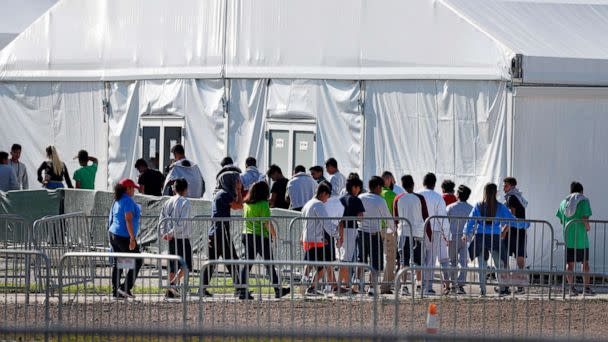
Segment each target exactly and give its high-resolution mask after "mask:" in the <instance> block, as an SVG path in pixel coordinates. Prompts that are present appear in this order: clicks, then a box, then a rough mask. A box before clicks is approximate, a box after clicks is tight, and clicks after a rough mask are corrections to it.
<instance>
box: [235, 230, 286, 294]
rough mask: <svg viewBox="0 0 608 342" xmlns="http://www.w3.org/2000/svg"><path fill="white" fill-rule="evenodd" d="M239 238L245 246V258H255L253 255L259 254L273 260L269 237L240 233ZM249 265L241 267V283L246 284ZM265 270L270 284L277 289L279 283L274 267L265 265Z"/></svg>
mask: <svg viewBox="0 0 608 342" xmlns="http://www.w3.org/2000/svg"><path fill="white" fill-rule="evenodd" d="M241 240H242V241H243V245H244V246H245V258H246V259H247V260H255V257H256V256H258V255H260V256H261V257H262V258H263V259H264V260H273V258H272V247H271V244H270V238H267V237H263V236H261V235H256V234H243V235H241ZM251 266H252V265H248V266H247V267H243V268H242V269H241V285H245V284H247V279H248V278H249V272H250V271H251ZM266 272H267V273H268V276H269V277H271V279H272V284H273V285H276V286H275V289H278V288H279V284H280V283H279V276H278V275H277V270H276V269H275V267H274V266H273V265H267V266H266Z"/></svg>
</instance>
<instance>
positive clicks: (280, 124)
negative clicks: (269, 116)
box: [264, 119, 317, 175]
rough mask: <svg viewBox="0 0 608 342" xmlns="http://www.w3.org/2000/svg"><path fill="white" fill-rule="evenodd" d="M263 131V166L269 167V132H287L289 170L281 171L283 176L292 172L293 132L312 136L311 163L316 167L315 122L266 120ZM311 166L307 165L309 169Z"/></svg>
mask: <svg viewBox="0 0 608 342" xmlns="http://www.w3.org/2000/svg"><path fill="white" fill-rule="evenodd" d="M265 126H266V127H265V130H264V137H265V139H264V140H265V152H266V153H265V154H264V155H265V158H264V159H265V160H264V164H265V166H266V167H268V166H270V148H271V146H270V131H287V132H289V146H287V148H288V157H287V164H288V167H289V168H290V170H283V173H284V174H285V175H290V174H291V173H292V172H293V168H294V167H295V165H294V148H295V144H296V142H295V140H294V136H295V134H294V133H295V132H305V133H312V134H313V141H314V142H315V143H314V144H313V146H312V154H313V157H312V162H313V164H315V165H316V163H317V144H316V141H317V124H316V122H315V120H276V119H274V120H267V121H266V125H265ZM310 166H312V165H309V167H310Z"/></svg>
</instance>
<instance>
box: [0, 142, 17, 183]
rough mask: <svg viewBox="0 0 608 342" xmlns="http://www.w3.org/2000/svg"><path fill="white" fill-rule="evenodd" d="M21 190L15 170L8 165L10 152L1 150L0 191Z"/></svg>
mask: <svg viewBox="0 0 608 342" xmlns="http://www.w3.org/2000/svg"><path fill="white" fill-rule="evenodd" d="M10 190H19V184H18V183H17V177H16V176H15V171H13V168H12V167H10V166H9V165H8V153H6V152H4V151H2V152H0V191H10Z"/></svg>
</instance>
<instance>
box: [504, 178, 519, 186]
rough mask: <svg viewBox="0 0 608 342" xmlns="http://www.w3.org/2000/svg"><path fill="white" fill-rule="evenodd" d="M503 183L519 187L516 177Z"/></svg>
mask: <svg viewBox="0 0 608 342" xmlns="http://www.w3.org/2000/svg"><path fill="white" fill-rule="evenodd" d="M503 183H507V184H509V185H510V186H517V179H515V177H507V178H505V179H504V180H503Z"/></svg>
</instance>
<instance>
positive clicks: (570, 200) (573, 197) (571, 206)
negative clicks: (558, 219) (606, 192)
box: [564, 192, 587, 217]
mask: <svg viewBox="0 0 608 342" xmlns="http://www.w3.org/2000/svg"><path fill="white" fill-rule="evenodd" d="M586 199H587V197H585V195H583V194H581V193H578V192H575V193H573V194H570V196H568V197H567V198H566V207H565V208H564V215H565V216H566V217H572V216H574V214H576V207H578V204H579V203H580V202H581V201H584V200H586Z"/></svg>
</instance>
